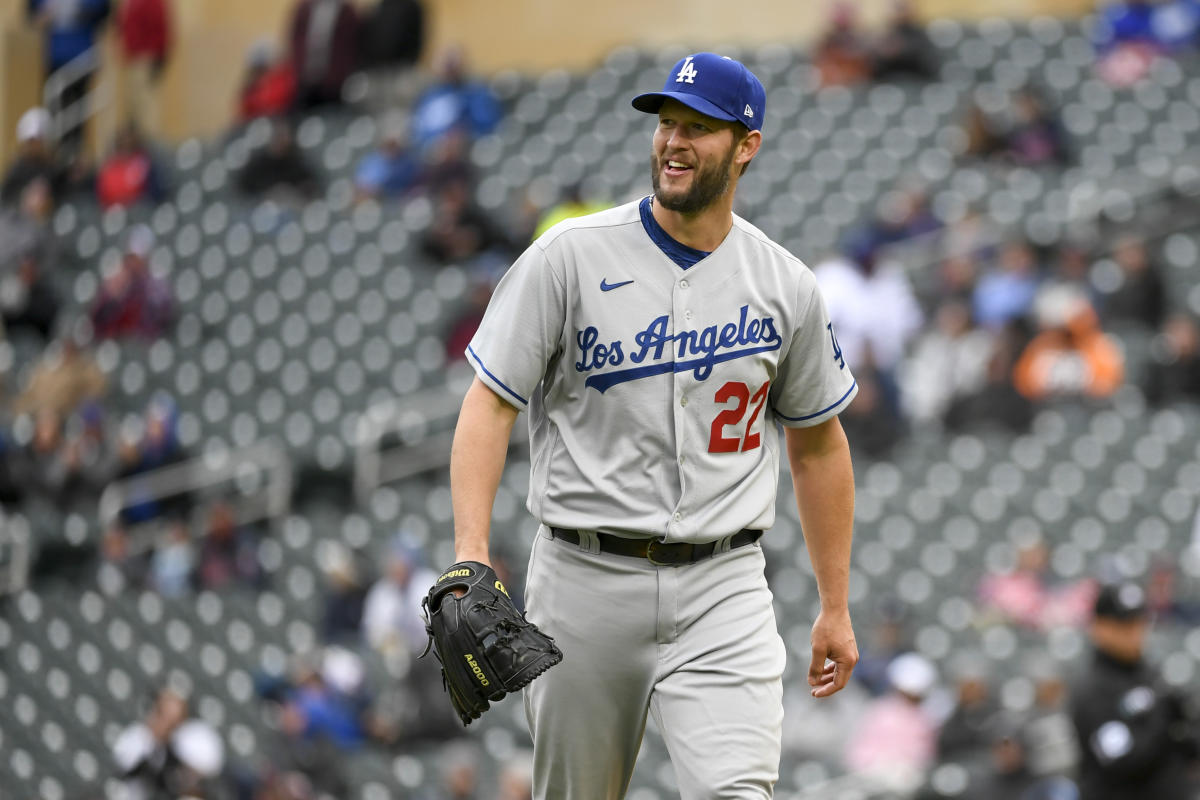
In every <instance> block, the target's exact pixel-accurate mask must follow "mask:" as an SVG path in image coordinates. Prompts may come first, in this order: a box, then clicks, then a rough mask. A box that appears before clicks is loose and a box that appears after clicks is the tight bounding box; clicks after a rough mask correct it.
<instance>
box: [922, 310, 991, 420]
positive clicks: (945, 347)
mask: <svg viewBox="0 0 1200 800" xmlns="http://www.w3.org/2000/svg"><path fill="white" fill-rule="evenodd" d="M993 347H995V342H994V337H993V335H992V334H991V333H989V332H988V331H985V330H983V329H982V328H975V327H973V326H972V325H971V310H970V308H969V307H968V305H967V304H966V303H965V302H963V301H961V300H950V301H947V302H945V303H943V304H942V305H941V306H940V307H939V308H938V310H937V314H936V315H935V317H934V327H933V328H931V329H928V330H926V332H925V333H923V334H921V336H920V338H919V339H918V340H917V344H916V346H915V347H914V348H913V352H912V355H911V356H909V358H908V359H907V360H906V361H905V363H904V367H903V369H902V372H901V379H900V388H901V399H902V400H903V403H904V408H905V412H906V414H907V416H908V417H909V418H910V419H912V420H914V421H916V422H926V423H928V422H940V421H941V420H942V419H944V417H945V415H946V413H947V412H948V411H949V410H950V407H951V405H952V404H953V403H954V402H955V401H956V400H958V399H960V398H964V397H969V396H971V395H973V394H975V393H977V392H979V391H980V390H981V389H982V388H983V387H984V384H985V383H986V382H987V363H988V359H989V357H990V356H991V353H992V349H993Z"/></svg>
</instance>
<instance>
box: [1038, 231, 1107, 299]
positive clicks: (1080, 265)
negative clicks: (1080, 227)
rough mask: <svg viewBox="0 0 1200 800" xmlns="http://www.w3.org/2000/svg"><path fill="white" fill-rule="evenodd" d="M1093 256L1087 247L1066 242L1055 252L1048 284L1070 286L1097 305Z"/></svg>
mask: <svg viewBox="0 0 1200 800" xmlns="http://www.w3.org/2000/svg"><path fill="white" fill-rule="evenodd" d="M1091 267H1092V264H1091V257H1090V255H1089V253H1088V250H1087V248H1085V247H1084V246H1083V245H1081V244H1078V243H1076V242H1070V241H1068V242H1065V243H1063V244H1061V245H1059V247H1058V249H1057V250H1056V252H1055V256H1054V264H1053V270H1052V273H1051V276H1050V280H1049V281H1047V283H1046V284H1045V285H1046V286H1051V287H1053V286H1070V287H1073V288H1075V289H1077V290H1079V291H1081V292H1083V293H1084V294H1086V295H1087V296H1088V300H1089V301H1091V302H1092V304H1093V305H1096V306H1097V307H1099V306H1098V304H1097V302H1096V301H1097V296H1096V292H1095V288H1094V287H1093V286H1092V284H1091V281H1090V276H1089V272H1090V270H1091ZM1035 302H1036V300H1035Z"/></svg>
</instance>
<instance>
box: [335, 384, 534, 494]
mask: <svg viewBox="0 0 1200 800" xmlns="http://www.w3.org/2000/svg"><path fill="white" fill-rule="evenodd" d="M460 399H461V393H459V394H456V393H455V391H454V390H452V389H450V388H440V389H430V390H428V391H425V392H422V393H420V394H414V395H410V396H407V397H404V398H397V399H390V400H385V401H383V402H380V403H376V404H375V405H373V406H371V408H369V409H367V411H366V413H364V414H363V415H362V416H361V417H359V419H358V429H357V430H356V431H355V435H356V442H355V456H354V496H355V497H356V498H357V499H358V501H359V502H360V503H365V502H366V501H367V500H368V498H369V497H370V494H371V492H372V491H373V490H374V489H375V487H377V486H380V485H382V484H385V483H394V482H396V481H401V480H404V479H405V478H411V477H413V476H414V475H420V474H423V473H425V472H432V471H435V470H439V469H444V468H445V467H447V466H449V465H450V446H451V444H452V443H453V441H454V423H456V422H457V420H458V411H459V400H460ZM421 428H424V429H425V430H426V431H428V430H429V429H430V428H433V429H435V431H433V432H426V433H422V434H421V435H419V436H417V437H415V439H414V440H412V441H406V442H403V443H401V444H399V445H396V446H392V447H384V446H383V445H382V442H383V438H384V437H385V436H387V435H388V434H392V433H400V434H401V435H402V437H403V433H404V432H405V431H406V430H410V429H421ZM528 442H529V430H528V427H527V426H525V425H515V426H513V435H512V439H511V440H510V442H509V447H510V448H512V447H517V448H524V447H526V446H528Z"/></svg>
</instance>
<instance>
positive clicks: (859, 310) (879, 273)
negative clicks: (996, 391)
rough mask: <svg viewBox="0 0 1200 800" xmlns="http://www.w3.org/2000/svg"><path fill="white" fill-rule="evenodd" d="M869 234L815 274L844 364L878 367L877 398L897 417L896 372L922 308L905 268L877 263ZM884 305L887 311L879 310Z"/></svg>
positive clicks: (858, 366)
mask: <svg viewBox="0 0 1200 800" xmlns="http://www.w3.org/2000/svg"><path fill="white" fill-rule="evenodd" d="M877 256H878V244H877V242H876V241H874V240H873V239H872V238H871V237H870V236H865V237H855V238H854V239H852V240H851V242H850V243H849V244H848V245H847V247H846V255H845V256H843V257H841V258H834V259H831V260H829V261H826V262H825V263H823V264H819V265H817V267H816V269H815V270H814V273H815V275H816V278H817V284H818V285H819V286H820V287H821V292H822V294H823V295H824V297H825V303H826V306H827V307H828V309H829V319H830V320H831V321H832V324H833V328H832V329H831V331H832V333H831V335H836V344H837V345H838V346H839V347H840V350H841V354H842V356H843V358H844V359H845V363H846V364H848V365H849V366H850V368H851V369H853V370H855V372H856V374H857V373H858V371H859V370H863V369H865V368H866V367H867V364H868V362H869V363H871V364H873V365H874V367H875V368H876V369H877V370H878V376H877V377H878V382H879V390H880V393H881V396H880V397H879V400H880V402H881V403H882V404H883V405H884V406H885V407H886V408H887V409H888V410H889V412H890V413H891V414H892V415H894V416H898V415H899V408H900V402H899V396H898V392H897V390H896V370H897V368H898V367H899V366H900V361H901V359H902V358H903V356H904V351H905V348H906V347H907V345H908V342H909V340H910V339H911V338H912V337H913V335H914V334H916V332H917V331H918V330H919V329H920V327H921V322H922V314H921V308H920V306H919V305H918V304H917V299H916V297H915V295H914V294H913V290H912V286H911V284H910V283H909V280H908V276H907V275H906V274H905V272H904V269H903V267H901V266H900V265H899V264H898V263H895V262H890V261H881V260H880V259H878V258H877ZM881 308H886V309H888V313H886V314H880V313H877V311H876V310H877V309H881Z"/></svg>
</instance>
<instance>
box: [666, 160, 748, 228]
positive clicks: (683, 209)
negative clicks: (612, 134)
mask: <svg viewBox="0 0 1200 800" xmlns="http://www.w3.org/2000/svg"><path fill="white" fill-rule="evenodd" d="M735 149H736V147H730V148H729V152H728V153H727V154H726V155H725V159H724V160H723V161H721V162H720V163H719V164H714V165H713V166H712V167H708V168H705V169H697V168H696V167H693V168H692V169H693V171H695V173H696V174H695V175H694V176H693V178H692V186H691V188H690V189H688V190H687V192H686V193H684V194H683V195H678V194H676V195H668V194H665V193H664V192H663V190H662V187H661V186H660V185H659V175H660V174H661V173H662V162H660V161H659V160H658V156H657V155H655V154H654V153H651V154H650V183H651V185H652V186H653V187H654V199H655V200H656V201H657V202H658V204H659V205H661V206H662V207H663V208H665V209H667V210H668V211H677V212H679V213H680V214H695V213H697V212H700V211H703V210H704V209H706V208H708V207H709V206H710V205H712V204H713V202H714V201H715V200H716V199H717V198H718V197H720V196H721V195H723V194H725V192H727V191H728V190H729V169H730V167H731V166H733V154H734V150H735Z"/></svg>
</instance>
